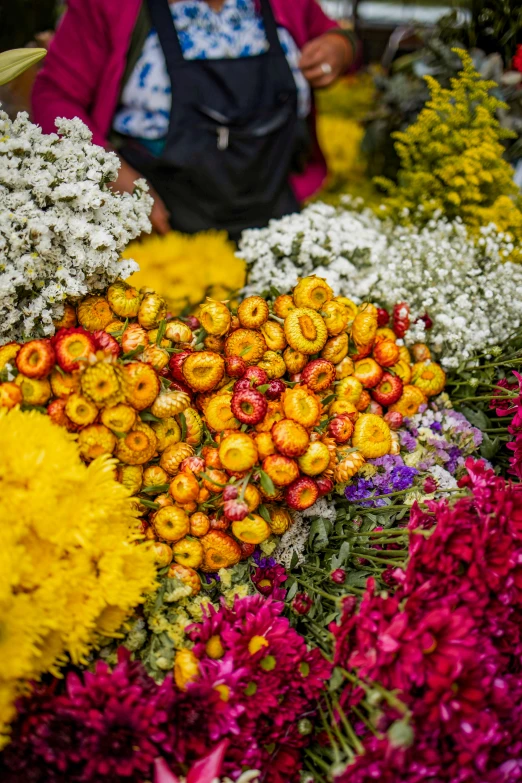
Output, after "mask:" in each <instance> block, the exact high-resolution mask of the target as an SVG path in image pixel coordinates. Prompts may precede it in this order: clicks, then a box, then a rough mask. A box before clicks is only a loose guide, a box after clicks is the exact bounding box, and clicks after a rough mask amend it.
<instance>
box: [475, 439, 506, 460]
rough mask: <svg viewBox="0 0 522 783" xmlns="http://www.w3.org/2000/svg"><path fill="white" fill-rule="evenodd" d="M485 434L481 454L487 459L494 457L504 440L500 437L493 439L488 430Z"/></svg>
mask: <svg viewBox="0 0 522 783" xmlns="http://www.w3.org/2000/svg"><path fill="white" fill-rule="evenodd" d="M483 435H484V439H483V441H482V445H481V447H480V456H481V457H484V458H485V459H492V458H493V457H494V456H495V454H497V452H498V451H499V449H500V447H501V446H502V441H501V440H500V438H495V439H494V440H491V438H490V437H489V435H488V434H487V432H484V433H483Z"/></svg>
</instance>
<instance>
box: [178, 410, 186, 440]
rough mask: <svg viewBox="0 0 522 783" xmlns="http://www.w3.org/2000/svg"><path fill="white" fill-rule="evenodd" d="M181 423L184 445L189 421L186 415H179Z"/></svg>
mask: <svg viewBox="0 0 522 783" xmlns="http://www.w3.org/2000/svg"><path fill="white" fill-rule="evenodd" d="M178 419H179V423H180V425H181V442H182V443H184V441H185V436H186V434H187V419H186V418H185V414H184V413H179V414H178Z"/></svg>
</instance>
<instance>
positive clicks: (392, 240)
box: [239, 204, 522, 369]
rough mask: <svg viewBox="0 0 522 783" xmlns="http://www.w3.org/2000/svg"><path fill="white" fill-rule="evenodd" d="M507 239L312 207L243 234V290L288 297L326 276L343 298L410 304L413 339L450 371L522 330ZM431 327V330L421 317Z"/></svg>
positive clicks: (521, 299)
mask: <svg viewBox="0 0 522 783" xmlns="http://www.w3.org/2000/svg"><path fill="white" fill-rule="evenodd" d="M506 243H507V239H506V238H505V236H504V235H503V234H501V233H500V232H498V231H497V230H496V229H495V227H494V226H485V227H484V228H483V229H482V230H481V234H480V238H479V240H478V241H477V240H476V238H475V239H474V238H472V237H470V236H469V235H468V233H467V230H466V227H465V226H464V225H463V224H462V223H460V222H459V221H454V222H451V223H450V222H448V221H446V220H444V219H442V218H438V219H434V220H431V221H430V222H429V223H428V224H427V225H426V226H425V227H424V228H422V229H420V228H417V227H408V228H406V227H403V226H397V225H395V224H392V223H391V222H389V221H381V220H379V219H378V218H377V217H376V216H375V215H374V214H373V213H372V212H370V211H369V210H363V211H362V212H361V211H358V210H357V209H355V208H354V207H353V205H351V204H348V205H347V208H334V207H331V206H328V205H326V204H312V205H311V206H309V207H307V208H306V209H304V210H303V212H302V213H301V214H299V215H290V216H288V217H285V218H283V219H281V220H273V221H272V222H271V223H270V225H269V226H268V228H264V229H254V230H250V231H246V232H245V233H244V234H243V237H242V240H241V244H240V251H239V255H240V256H241V257H242V258H244V259H245V260H246V262H247V264H248V266H249V277H248V284H247V286H246V288H245V289H244V292H245V294H247V295H251V294H260V293H262V292H263V291H269V290H270V288H271V287H274V288H276V289H278V290H279V291H280V292H286V291H288V290H289V289H290V288H291V287H293V286H294V285H295V283H296V282H297V279H298V278H299V277H303V276H306V275H309V274H317V275H319V276H320V277H324V278H326V280H327V281H328V283H329V284H330V285H331V286H332V288H333V290H334V292H335V293H336V294H339V295H342V296H347V297H349V298H351V299H353V300H355V301H356V302H360V301H362V300H364V299H369V300H371V301H373V302H375V303H376V304H379V305H381V306H383V307H386V308H387V309H389V310H391V309H392V308H393V306H394V305H395V304H397V303H399V302H406V303H408V305H409V308H410V320H411V328H410V330H409V331H408V332H407V333H406V336H405V342H406V344H408V345H411V344H412V343H414V342H424V341H427V342H428V343H429V345H430V347H431V349H432V351H433V353H434V357H435V358H436V359H438V360H439V361H441V363H442V364H443V366H444V367H446V368H448V369H451V368H456V367H458V366H459V364H460V363H461V362H462V361H465V360H468V359H469V358H470V357H472V356H473V354H475V353H476V352H479V353H481V352H484V351H486V352H487V351H488V349H492V350H494V349H495V347H496V346H497V345H499V344H502V343H503V342H504V341H505V340H506V338H507V337H508V336H509V335H510V334H512V333H513V332H514V331H516V329H518V328H519V327H520V326H521V325H522V266H519V265H517V264H512V263H510V262H506V261H505V258H506V255H507V253H508V250H509V245H508V244H506ZM426 313H427V314H428V315H429V317H430V318H431V320H432V323H433V326H432V327H431V329H429V330H427V329H426V327H425V324H424V321H422V320H421V319H422V317H423V316H424V315H425V314H426Z"/></svg>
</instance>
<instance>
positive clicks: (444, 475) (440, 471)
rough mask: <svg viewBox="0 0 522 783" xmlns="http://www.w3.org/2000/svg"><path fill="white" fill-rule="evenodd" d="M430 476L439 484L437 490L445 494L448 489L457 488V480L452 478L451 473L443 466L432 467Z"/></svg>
mask: <svg viewBox="0 0 522 783" xmlns="http://www.w3.org/2000/svg"><path fill="white" fill-rule="evenodd" d="M430 476H431V477H432V478H434V479H435V481H436V482H437V489H438V490H440V491H441V492H444V491H445V490H448V489H456V488H457V486H458V485H457V479H456V478H455V476H452V475H451V473H449V471H447V470H446V469H445V468H443V467H442V466H441V465H432V466H431V468H430Z"/></svg>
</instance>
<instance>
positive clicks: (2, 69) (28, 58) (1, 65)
mask: <svg viewBox="0 0 522 783" xmlns="http://www.w3.org/2000/svg"><path fill="white" fill-rule="evenodd" d="M46 54H47V50H46V49H10V50H9V51H7V52H2V53H1V54H0V84H7V82H10V81H12V80H13V79H16V77H17V76H20V74H21V73H23V72H24V71H26V70H27V69H28V68H30V67H31V66H32V65H36V63H37V62H40V60H42V59H43V58H44V57H45V55H46Z"/></svg>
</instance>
